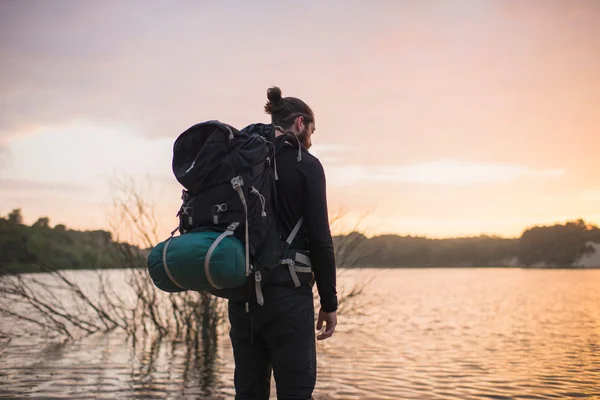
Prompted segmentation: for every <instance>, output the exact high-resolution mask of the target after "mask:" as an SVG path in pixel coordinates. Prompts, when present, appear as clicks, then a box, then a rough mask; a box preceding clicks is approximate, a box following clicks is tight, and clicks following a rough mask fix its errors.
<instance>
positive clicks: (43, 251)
mask: <svg viewBox="0 0 600 400" xmlns="http://www.w3.org/2000/svg"><path fill="white" fill-rule="evenodd" d="M590 242H596V243H600V229H599V228H598V227H597V226H595V225H590V224H586V223H585V221H583V220H577V221H573V222H568V223H566V224H563V225H560V224H557V225H552V226H535V227H531V228H528V229H527V230H525V231H524V232H523V234H522V235H521V237H519V238H500V237H491V236H477V237H465V238H450V239H429V238H426V237H414V236H399V235H381V236H374V237H371V238H367V237H365V236H364V235H362V234H361V233H358V232H353V233H350V234H349V235H344V236H336V237H334V243H335V248H336V258H337V259H338V265H339V266H340V267H517V266H518V267H536V266H545V267H561V268H568V267H571V266H573V265H575V264H576V263H577V261H578V260H579V259H580V258H581V257H582V256H584V255H586V254H589V253H592V252H594V248H593V247H591V246H590V245H589V243H590ZM115 247H116V243H115V242H114V241H113V238H112V235H111V234H110V232H106V231H103V230H95V231H78V230H72V229H68V228H67V227H66V226H65V225H56V226H54V227H51V226H50V220H49V219H48V218H46V217H43V218H39V219H38V220H37V221H36V222H35V223H33V224H32V225H31V226H27V225H25V224H24V223H23V218H22V214H21V210H20V209H16V210H13V211H12V212H11V213H10V214H8V215H7V216H5V217H0V274H3V273H15V272H36V271H39V270H40V268H39V264H40V263H43V264H44V265H46V266H47V267H50V268H57V269H101V268H126V267H128V266H127V265H119V263H118V262H117V261H115V260H116V259H117V258H115V257H114V254H115V252H114V251H111V250H114V248H115ZM140 251H143V250H141V249H140Z"/></svg>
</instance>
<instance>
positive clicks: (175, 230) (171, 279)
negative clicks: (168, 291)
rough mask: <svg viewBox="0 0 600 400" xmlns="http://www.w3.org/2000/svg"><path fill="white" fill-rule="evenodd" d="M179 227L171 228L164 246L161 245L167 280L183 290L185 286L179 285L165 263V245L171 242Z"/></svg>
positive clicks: (167, 245)
mask: <svg viewBox="0 0 600 400" xmlns="http://www.w3.org/2000/svg"><path fill="white" fill-rule="evenodd" d="M178 229H179V227H177V228H175V229H173V232H171V236H169V239H168V240H167V241H166V242H165V247H163V254H162V262H163V268H164V269H165V272H166V273H167V277H168V278H169V280H170V281H171V282H173V284H174V285H175V286H177V287H179V288H180V289H183V290H187V289H186V288H184V287H183V286H181V285H180V284H179V283H178V282H177V281H176V280H175V278H174V277H173V275H171V271H169V267H168V265H167V247H169V243H171V240H172V239H173V236H175V232H177V230H178Z"/></svg>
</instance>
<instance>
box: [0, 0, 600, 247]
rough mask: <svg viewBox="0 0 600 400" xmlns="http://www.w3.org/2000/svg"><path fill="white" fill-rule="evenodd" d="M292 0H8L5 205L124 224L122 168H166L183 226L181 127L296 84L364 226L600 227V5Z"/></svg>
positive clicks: (340, 192)
mask: <svg viewBox="0 0 600 400" xmlns="http://www.w3.org/2000/svg"><path fill="white" fill-rule="evenodd" d="M294 4H295V3H293V2H281V1H279V2H278V1H258V2H239V1H222V2H211V3H205V2H168V1H157V0H153V1H150V2H148V3H147V2H141V1H127V2H120V1H102V2H74V1H62V0H57V1H52V2H45V1H4V2H0V34H1V35H2V37H3V38H4V39H3V40H2V41H0V87H2V90H1V91H0V214H2V215H5V214H7V213H9V212H10V211H11V210H12V209H13V208H22V210H23V215H24V216H25V221H26V222H27V223H31V222H34V221H35V220H36V219H37V218H39V217H40V216H49V217H50V220H51V223H52V224H58V223H64V224H66V225H68V226H70V227H73V228H89V229H96V228H99V229H101V228H107V221H106V218H107V213H106V209H107V207H109V206H110V197H111V193H110V190H109V182H110V180H111V179H112V178H111V177H112V176H113V175H114V174H115V173H118V172H122V173H125V174H128V175H131V176H133V177H134V178H136V180H139V181H140V183H142V180H143V179H149V181H150V182H152V186H153V189H154V194H155V200H156V202H157V207H158V208H157V215H158V216H159V218H160V222H161V233H163V234H165V235H166V234H167V232H169V231H171V230H172V229H173V227H174V225H175V224H176V219H175V213H176V212H177V209H178V207H179V204H180V186H179V185H178V184H177V182H176V181H175V179H174V177H173V174H172V172H171V154H172V153H171V152H172V145H173V141H174V140H175V138H176V137H177V136H178V135H179V133H181V132H182V131H183V130H185V129H186V128H187V127H189V126H190V125H192V124H194V123H196V122H199V121H203V120H208V119H220V120H223V121H225V122H228V123H230V124H232V125H235V126H237V127H239V128H242V127H243V126H245V125H246V124H249V123H253V122H268V118H267V117H268V116H267V115H265V114H264V112H263V108H262V107H263V105H264V103H265V102H266V90H267V88H268V87H269V86H272V85H278V86H280V87H281V88H282V90H283V95H284V96H286V95H289V96H297V97H300V98H302V99H304V100H305V101H306V102H307V103H308V104H310V105H311V107H312V108H313V109H314V110H315V113H316V119H317V131H316V132H315V136H314V138H313V143H314V144H315V145H314V149H311V151H312V152H314V154H315V155H316V156H317V157H318V158H319V159H320V160H321V161H322V163H323V165H324V167H325V172H326V174H327V183H328V196H329V208H330V211H331V212H332V213H335V212H337V211H338V210H340V209H342V208H343V209H346V210H348V214H347V216H346V220H345V221H344V224H343V226H344V227H345V228H347V229H350V228H352V227H353V226H354V225H355V224H356V223H359V225H360V226H361V227H362V228H364V229H365V230H366V231H367V233H369V234H379V233H398V234H415V235H417V234H418V235H427V236H431V237H446V236H465V235H478V234H481V233H485V234H497V235H501V236H518V235H519V234H520V233H521V232H522V230H523V229H525V228H526V227H527V226H530V225H536V224H548V223H554V222H563V221H566V220H569V219H577V218H584V219H585V220H587V221H588V222H591V223H600V180H599V179H598V174H599V171H600V72H599V71H600V23H598V21H600V2H598V1H594V0H590V1H577V2H569V1H541V0H538V1H527V2H522V1H516V0H515V1H513V0H504V1H500V0H498V1H493V0H489V1H485V0H484V1H479V0H478V1H438V2H429V1H413V2H392V1H374V2H360V1H330V2H322V3H321V2H318V1H309V2H305V3H303V5H302V6H301V7H298V6H295V5H294ZM144 182H145V181H144ZM363 217H364V218H363ZM340 229H342V228H340Z"/></svg>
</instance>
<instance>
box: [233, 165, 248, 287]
mask: <svg viewBox="0 0 600 400" xmlns="http://www.w3.org/2000/svg"><path fill="white" fill-rule="evenodd" d="M231 184H232V185H233V189H234V190H235V191H236V192H237V193H238V195H239V196H240V200H241V201H242V205H243V206H244V215H245V218H246V224H245V225H246V232H245V242H246V276H248V275H250V234H249V232H248V205H247V204H246V197H244V191H243V190H242V185H243V184H244V181H243V180H242V177H241V176H236V177H235V178H233V179H232V180H231Z"/></svg>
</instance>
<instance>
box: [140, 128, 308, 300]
mask: <svg viewBox="0 0 600 400" xmlns="http://www.w3.org/2000/svg"><path fill="white" fill-rule="evenodd" d="M267 132H269V133H268V134H264V135H261V134H248V133H246V131H244V130H242V131H238V130H237V129H235V128H234V127H232V126H230V125H228V124H225V123H222V122H219V121H206V122H202V123H199V124H196V125H193V126H192V127H190V128H189V129H187V130H186V131H185V132H183V133H182V134H181V135H180V136H179V137H178V138H177V139H176V140H175V143H174V146H173V163H172V168H173V173H174V175H175V178H176V179H177V181H178V182H179V183H180V184H181V185H182V186H183V187H184V189H183V191H182V197H181V198H182V205H181V207H180V209H179V212H178V213H177V215H178V217H179V226H178V227H177V228H176V229H175V230H174V231H173V232H172V233H171V236H170V237H169V238H168V239H167V240H165V241H163V242H161V243H159V244H158V245H157V246H155V247H154V248H153V249H152V251H151V253H150V255H149V257H148V270H149V273H150V276H151V278H152V280H153V282H154V284H155V285H156V286H157V287H158V288H159V289H161V290H164V291H167V292H181V291H185V290H195V291H200V292H208V293H211V294H213V295H215V296H218V297H224V298H228V299H243V298H248V297H249V295H251V293H252V292H254V293H255V294H256V297H257V301H258V303H259V304H262V303H263V301H264V300H263V298H262V290H261V283H262V282H263V279H264V277H266V276H268V273H269V272H270V271H271V270H272V269H273V268H274V267H276V266H277V265H280V264H282V263H284V264H285V263H289V262H290V261H289V260H287V259H285V258H282V257H283V255H284V253H285V252H286V246H287V245H288V243H291V239H293V237H294V236H295V234H296V233H297V232H298V229H300V226H301V224H302V220H300V221H298V224H297V225H296V228H295V229H294V232H292V235H290V237H289V238H288V240H287V241H282V240H281V238H280V235H279V232H278V229H277V221H276V219H275V214H274V211H275V210H274V204H275V179H276V170H275V168H274V164H275V161H274V160H275V153H276V148H275V144H274V141H275V136H274V132H273V130H270V131H268V130H267ZM177 231H179V233H180V235H179V236H175V233H176V232H177ZM293 263H294V262H293V261H292V262H291V264H293ZM295 268H301V267H295ZM290 271H292V266H291V265H290ZM294 281H295V282H296V279H295V280H294Z"/></svg>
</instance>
